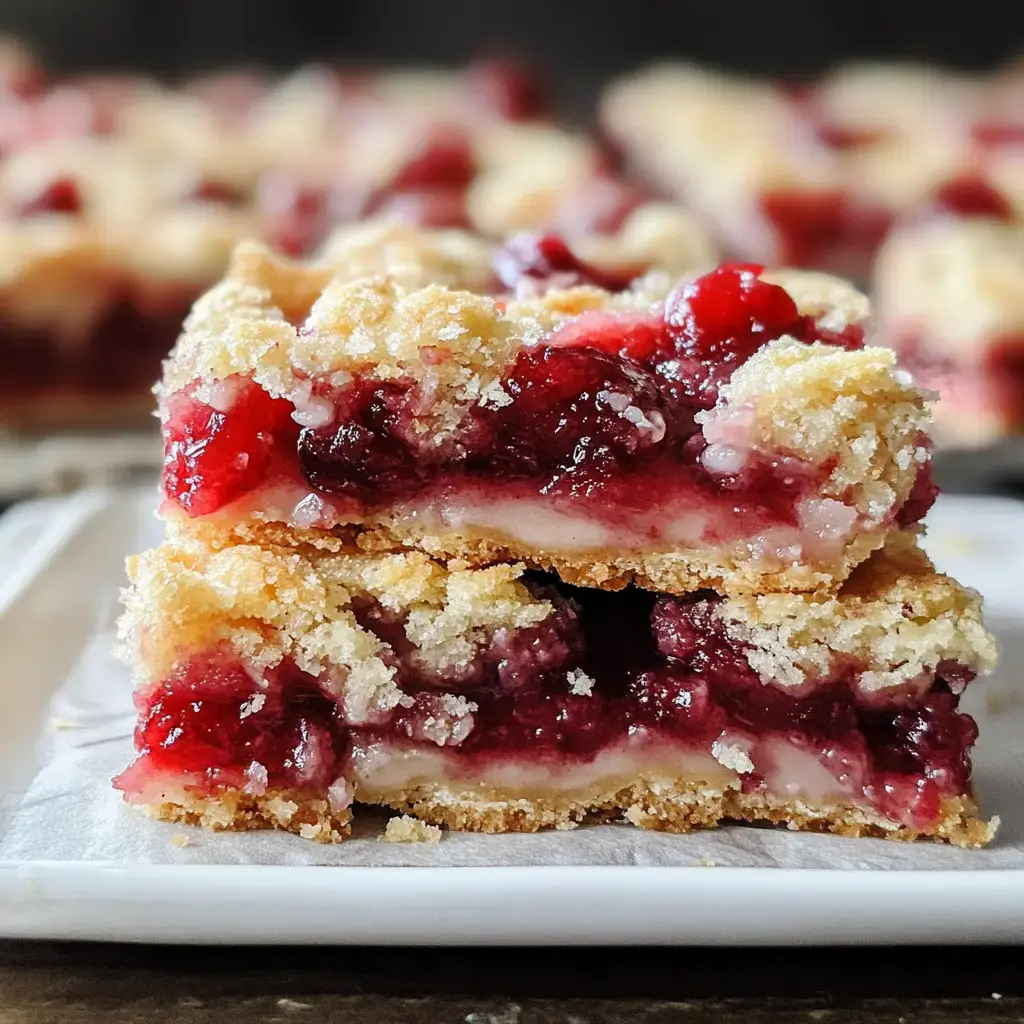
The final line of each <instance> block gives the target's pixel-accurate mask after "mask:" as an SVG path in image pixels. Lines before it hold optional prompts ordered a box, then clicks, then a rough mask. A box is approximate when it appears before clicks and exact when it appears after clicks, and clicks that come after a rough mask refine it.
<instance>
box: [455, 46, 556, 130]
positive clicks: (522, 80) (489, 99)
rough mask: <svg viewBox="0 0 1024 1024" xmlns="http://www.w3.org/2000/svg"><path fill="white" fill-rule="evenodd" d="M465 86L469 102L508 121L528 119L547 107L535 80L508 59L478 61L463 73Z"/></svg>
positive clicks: (542, 111)
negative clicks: (464, 74)
mask: <svg viewBox="0 0 1024 1024" xmlns="http://www.w3.org/2000/svg"><path fill="white" fill-rule="evenodd" d="M465 89H466V92H467V94H468V95H469V98H470V100H471V102H472V103H474V104H475V105H476V106H478V107H480V108H481V109H484V110H487V111H490V112H492V113H494V114H497V115H498V116H499V117H501V118H505V119H506V120H509V121H529V120H532V119H533V118H535V117H540V116H541V115H542V114H544V113H545V111H546V110H547V106H548V104H547V101H546V99H545V97H544V93H543V90H542V89H541V87H540V83H539V82H538V81H537V79H536V78H535V77H534V76H533V75H532V74H531V73H530V72H529V71H527V70H526V69H525V68H523V67H520V66H519V65H518V64H515V63H513V62H512V61H507V60H481V61H477V62H476V63H475V64H473V65H471V66H470V68H469V70H468V71H467V72H466V78H465Z"/></svg>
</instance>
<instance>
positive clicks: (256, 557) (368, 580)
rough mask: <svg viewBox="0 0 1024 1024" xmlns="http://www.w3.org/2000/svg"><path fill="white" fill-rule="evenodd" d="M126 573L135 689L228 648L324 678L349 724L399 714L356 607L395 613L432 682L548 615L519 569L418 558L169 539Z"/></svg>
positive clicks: (380, 654) (265, 664)
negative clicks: (370, 604) (496, 639)
mask: <svg viewBox="0 0 1024 1024" xmlns="http://www.w3.org/2000/svg"><path fill="white" fill-rule="evenodd" d="M128 572H129V576H130V578H131V581H132V586H131V587H130V588H128V590H127V591H126V592H125V595H124V603H125V612H124V615H123V616H122V619H121V622H120V636H121V639H122V641H123V643H124V645H125V650H126V653H127V657H128V659H129V660H130V661H131V662H132V664H133V667H134V670H135V673H136V679H137V681H138V683H139V684H140V685H146V683H147V682H152V681H155V680H159V679H161V678H163V677H165V676H166V675H167V674H168V673H170V672H171V671H173V669H174V668H175V666H176V665H178V664H180V663H181V662H182V661H184V660H187V659H188V657H190V656H191V655H193V654H201V653H203V652H206V651H210V650H214V649H217V648H219V647H221V646H222V645H225V644H227V645H230V646H231V647H232V648H233V650H234V651H235V652H237V653H238V654H239V655H240V656H241V657H242V658H243V659H244V660H245V662H246V663H247V664H248V665H250V666H252V667H253V669H254V670H266V669H268V668H271V667H273V666H276V665H278V664H280V662H281V661H282V660H283V659H285V658H290V659H292V660H293V661H294V662H295V664H296V665H297V666H298V667H299V668H300V669H301V670H302V671H304V672H308V673H310V674H311V675H314V676H317V677H321V678H327V679H329V681H330V683H331V686H332V688H336V689H337V690H338V691H339V697H340V698H341V699H342V700H343V701H344V702H345V705H346V710H347V711H348V713H349V714H350V715H352V716H353V717H354V718H356V719H358V718H362V717H365V716H366V715H372V714H373V713H374V712H375V711H387V710H390V709H392V708H395V707H397V706H398V704H399V703H400V702H401V700H402V698H403V693H402V691H401V690H400V689H399V687H398V685H397V683H396V682H395V678H394V677H395V668H394V666H393V664H391V663H389V659H388V657H387V652H386V651H385V648H384V645H383V643H382V641H381V640H379V639H378V638H377V637H376V636H375V635H374V634H373V633H372V632H370V631H369V630H367V629H364V628H363V627H362V626H361V625H360V624H359V622H358V621H357V617H356V615H355V612H354V610H353V602H354V601H357V600H358V599H360V598H373V599H375V600H376V601H378V602H379V603H380V605H381V606H382V607H383V608H384V609H387V610H390V611H393V612H396V613H400V614H401V615H402V617H403V622H404V630H405V633H406V636H407V638H408V640H409V642H410V645H411V646H412V651H411V653H410V655H409V656H410V658H411V659H412V660H413V663H414V664H416V666H417V667H418V668H419V669H420V670H421V671H423V672H424V673H426V674H433V675H437V676H442V677H443V676H444V675H445V674H449V673H455V674H457V673H458V671H459V670H460V669H462V668H464V667H465V666H466V665H467V664H469V663H470V662H471V661H472V659H473V658H474V656H475V655H476V653H477V650H478V648H479V647H480V646H481V645H482V644H485V643H487V642H489V640H490V638H492V637H493V636H494V634H495V633H496V632H498V631H501V630H505V631H512V630H517V629H522V628H526V627H528V626H533V625H536V624H537V623H539V622H542V621H544V619H546V618H547V617H548V616H549V615H550V614H551V613H552V605H551V604H550V602H548V601H545V600H542V599H538V598H535V597H534V596H533V595H532V594H531V592H530V591H529V590H528V589H527V588H526V587H525V586H524V585H523V583H522V582H521V581H520V580H519V577H520V576H521V574H522V572H523V566H521V565H495V566H491V567H489V568H486V569H476V570H474V569H465V568H462V569H454V570H452V571H447V570H446V569H445V567H444V565H442V564H441V563H439V562H438V561H436V560H433V559H431V558H429V557H428V556H427V555H425V554H422V553H419V552H406V553H402V554H386V555H383V556H374V555H368V554H360V553H356V554H338V555H335V554H332V553H331V552H327V551H322V550H319V549H316V548H303V549H299V550H296V549H289V548H276V547H260V546H258V545H255V544H237V545H231V546H228V547H223V548H220V549H219V550H210V549H209V548H208V547H207V546H206V545H205V544H204V543H203V542H202V540H201V539H199V538H195V537H190V536H188V535H187V534H179V535H177V536H175V537H173V538H172V539H170V540H168V541H167V542H165V543H164V544H162V545H161V546H160V547H158V548H154V549H153V550H151V551H148V552H145V553H144V554H142V555H137V556H135V557H133V558H131V559H129V562H128Z"/></svg>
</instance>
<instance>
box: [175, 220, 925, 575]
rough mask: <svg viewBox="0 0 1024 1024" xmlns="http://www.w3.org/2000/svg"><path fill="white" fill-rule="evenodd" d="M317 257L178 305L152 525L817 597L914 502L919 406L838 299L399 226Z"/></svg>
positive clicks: (784, 279)
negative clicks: (156, 516) (185, 310)
mask: <svg viewBox="0 0 1024 1024" xmlns="http://www.w3.org/2000/svg"><path fill="white" fill-rule="evenodd" d="M329 252H330V258H329V259H328V260H325V261H323V262H321V263H319V264H316V265H311V264H299V263H291V262H283V261H280V260H279V259H277V258H275V257H273V256H272V255H271V254H270V253H269V252H268V251H267V250H265V249H264V248H262V247H260V246H257V245H255V244H248V245H243V246H242V247H240V248H239V249H238V250H237V252H236V254H235V258H234V260H233V263H232V266H231V269H230V271H229V273H228V275H227V277H226V279H225V280H224V281H223V282H222V283H221V284H219V285H218V286H217V287H215V288H214V289H213V290H212V291H210V292H209V293H208V294H207V295H206V296H205V297H204V298H203V299H201V300H200V301H199V302H198V303H197V304H196V306H195V309H194V311H193V313H192V315H191V317H190V318H189V320H188V321H187V323H186V326H185V331H184V333H183V334H182V336H181V338H180V339H179V342H178V345H177V347H176V349H175V351H174V353H173V355H172V356H171V358H170V360H169V361H168V362H167V364H166V367H165V375H164V380H163V382H162V384H161V385H160V386H159V388H158V394H159V400H160V415H161V419H162V423H163V430H164V438H165V447H166V458H165V466H164V474H163V486H164V491H165V501H164V503H163V506H162V513H163V515H164V516H165V517H167V518H171V519H178V520H186V521H188V520H191V521H192V522H193V523H196V522H197V521H204V523H205V526H206V527H208V528H212V529H215V530H217V531H220V532H224V533H228V534H231V535H233V536H235V537H238V538H242V539H260V538H262V539H265V540H270V541H272V542H274V543H282V542H285V543H287V542H289V540H291V541H295V542H299V541H301V542H304V543H314V544H317V545H319V546H321V547H324V548H330V547H331V546H332V545H336V544H341V543H352V542H353V541H355V542H356V543H358V544H359V546H360V547H362V548H363V549H364V550H376V551H381V550H390V549H401V548H410V547H417V548H420V549H423V550H425V551H427V552H428V553H430V554H432V555H436V556H443V557H456V558H459V559H463V560H464V561H466V562H467V563H468V564H471V565H477V566H479V565H484V564H489V563H493V562H498V561H508V560H511V561H521V562H523V563H525V564H527V565H529V566H531V567H537V568H544V569H551V570H554V571H556V572H558V573H559V574H560V575H561V576H562V577H563V578H564V579H566V580H567V581H569V582H572V583H578V584H583V585H587V586H598V587H604V588H607V589H616V588H619V587H622V586H625V585H627V584H628V583H630V582H635V583H637V584H639V585H640V586H643V587H648V588H651V589H655V590H659V591H665V592H673V593H687V592H690V591H693V590H696V589H700V588H711V589H714V590H717V591H719V592H724V593H749V592H766V591H773V590H780V591H808V590H825V591H828V590H833V589H835V588H836V587H838V585H839V584H840V583H841V582H842V580H843V579H845V578H846V576H848V575H849V573H850V572H851V570H852V569H853V567H854V566H855V565H857V564H858V563H860V562H862V561H863V560H864V559H865V558H867V556H868V555H869V554H870V553H871V552H872V551H874V550H876V549H878V548H879V547H881V546H882V544H883V543H884V542H885V539H886V536H887V535H888V534H890V533H891V532H893V531H897V530H901V529H907V528H909V527H912V526H913V524H915V523H916V522H918V521H919V520H920V518H921V517H922V516H923V515H924V513H925V512H926V511H927V509H928V507H929V506H930V504H931V501H932V499H933V497H934V487H933V486H932V484H931V476H930V472H929V460H930V445H929V442H928V439H927V435H926V428H927V425H928V414H927V411H926V406H925V401H924V396H923V395H922V393H921V392H920V391H919V390H918V389H916V388H915V387H914V385H913V384H912V382H911V380H910V378H909V377H908V376H907V375H906V374H903V373H901V372H900V371H898V370H897V368H896V365H895V359H894V356H893V354H892V352H891V351H889V350H887V349H882V348H872V347H865V346H864V324H865V321H866V318H867V314H868V304H867V300H866V299H865V298H864V296H863V295H861V294H860V293H858V292H857V291H855V290H854V289H853V288H851V287H850V286H849V285H847V284H845V283H844V282H842V281H840V280H837V279H835V278H832V277H828V276H825V275H821V274H813V273H805V272H798V271H785V272H782V271H780V272H778V273H776V274H766V273H764V272H763V268H761V267H759V266H754V265H747V264H723V265H721V266H719V267H717V268H714V269H712V270H710V271H706V272H704V273H700V271H699V268H697V267H693V268H690V269H689V272H687V273H682V274H681V272H680V268H679V267H678V266H677V267H674V268H673V272H672V273H666V272H664V271H651V270H646V269H645V268H643V267H633V268H630V269H626V270H623V269H621V268H620V269H617V270H609V269H607V265H606V264H601V266H600V267H598V266H595V265H594V264H591V263H588V262H585V261H583V260H580V259H578V258H577V257H576V256H575V255H574V254H573V253H572V251H571V250H569V248H568V247H567V246H566V245H565V243H564V242H563V241H562V240H561V239H559V238H557V237H555V236H545V237H540V238H538V237H526V236H523V237H518V238H515V239H513V240H512V241H510V242H509V243H507V244H506V245H505V246H504V247H501V248H495V247H493V246H491V245H490V244H488V243H486V242H483V241H481V240H480V239H478V238H475V237H474V236H471V235H468V234H464V233H461V232H453V231H444V232H429V231H416V230H412V229H401V230H400V229H397V228H394V227H391V228H384V229H380V228H377V229H365V228H364V229H357V230H353V231H349V232H347V233H346V234H345V235H343V236H340V237H339V238H338V239H337V240H336V241H335V244H334V245H332V246H331V247H330V248H329ZM492 267H493V269H492Z"/></svg>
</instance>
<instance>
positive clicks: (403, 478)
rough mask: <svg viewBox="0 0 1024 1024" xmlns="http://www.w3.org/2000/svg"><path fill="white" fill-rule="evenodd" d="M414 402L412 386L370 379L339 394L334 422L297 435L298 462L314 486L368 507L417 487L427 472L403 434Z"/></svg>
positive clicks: (407, 383) (310, 428)
mask: <svg viewBox="0 0 1024 1024" xmlns="http://www.w3.org/2000/svg"><path fill="white" fill-rule="evenodd" d="M415 398H416V395H415V391H414V390H413V385H412V384H411V383H410V382H408V381H380V380H374V379H371V378H363V379H360V380H357V381H355V382H354V383H352V384H350V385H349V386H348V387H346V388H345V389H343V390H342V391H340V392H338V393H337V395H336V396H335V410H336V415H335V420H334V422H333V423H332V424H330V425H329V426H325V427H306V428H305V429H304V430H303V431H302V433H301V434H300V435H299V457H300V458H301V460H302V467H303V470H304V471H305V474H306V477H307V479H308V480H309V481H310V483H312V484H313V485H314V486H315V487H318V488H320V490H322V491H326V492H327V493H328V494H340V495H345V496H347V497H350V498H357V499H358V500H360V501H363V502H367V503H370V504H373V503H377V502H383V501H387V500H389V499H393V498H396V497H398V496H400V495H403V494H408V493H412V492H413V491H415V490H416V489H417V488H419V487H420V485H421V483H422V479H423V471H422V470H421V467H420V466H419V464H418V460H417V453H416V451H415V449H414V448H413V447H412V445H411V444H410V443H409V442H408V441H407V440H406V437H407V436H408V435H407V434H406V433H405V431H404V430H403V428H405V427H407V426H408V424H409V422H410V420H411V415H412V414H411V411H410V409H411V405H412V403H413V402H414V401H415Z"/></svg>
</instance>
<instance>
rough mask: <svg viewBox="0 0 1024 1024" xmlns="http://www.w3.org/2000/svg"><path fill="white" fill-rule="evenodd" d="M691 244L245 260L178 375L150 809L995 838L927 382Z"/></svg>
mask: <svg viewBox="0 0 1024 1024" xmlns="http://www.w3.org/2000/svg"><path fill="white" fill-rule="evenodd" d="M666 215H668V214H666ZM668 235H674V237H675V244H674V245H672V246H668V247H666V246H665V245H664V241H665V238H666V234H665V233H663V232H661V231H659V230H647V231H646V232H641V233H640V234H639V235H637V236H634V242H633V243H632V246H633V247H632V248H628V247H627V249H622V248H618V249H613V250H610V251H606V252H604V253H603V254H600V255H597V254H594V255H589V256H588V257H586V258H585V257H583V256H581V255H580V253H579V252H577V251H574V248H573V247H572V246H571V245H569V244H568V243H567V242H566V241H565V239H564V238H563V237H561V236H559V235H556V234H519V235H516V236H514V237H513V238H512V239H510V240H509V241H508V242H507V243H506V244H505V245H504V246H500V247H495V246H494V245H492V244H491V243H488V242H486V241H483V240H482V239H480V238H479V237H478V236H475V235H472V234H469V233H466V232H462V231H458V230H454V229H444V230H428V229H422V228H412V227H408V226H400V225H396V224H393V223H392V224H381V223H369V224H364V225H362V226H359V227H356V228H350V229H347V230H345V231H343V232H340V233H338V234H336V235H335V236H334V237H333V238H332V239H331V240H330V242H329V244H328V245H327V246H326V248H325V250H324V255H323V257H322V258H321V259H319V260H317V261H314V262H301V261H291V260H286V259H282V258H281V257H278V256H275V255H273V254H272V253H271V252H270V251H269V250H267V249H266V248H265V247H263V246H262V245H260V244H258V243H250V244H245V245H243V246H241V247H239V249H238V250H237V251H236V253H235V256H234V258H233V260H232V265H231V269H230V271H229V273H228V274H227V276H226V277H225V279H224V280H223V281H222V282H221V284H219V285H218V286H217V287H215V288H214V289H213V290H211V291H210V292H209V293H208V294H207V295H206V296H205V297H204V298H203V299H201V300H200V301H199V302H198V303H197V304H196V306H195V308H194V310H193V312H192V314H191V316H190V317H189V319H188V321H187V323H186V325H185V329H184V332H183V333H182V335H181V338H180V339H179V342H178V345H177V347H176V348H175V351H174V352H173V353H172V355H171V357H170V358H169V359H168V361H167V363H166V365H165V370H164V377H163V381H162V383H161V385H160V387H159V389H158V397H159V407H160V417H161V422H162V424H163V431H164V441H165V463H164V473H163V492H164V497H163V502H162V505H161V515H162V517H163V519H164V524H165V531H166V539H165V541H164V543H163V544H162V545H160V546H159V547H157V548H155V549H153V550H152V551H149V552H146V553H144V554H142V555H140V556H138V557H136V558H134V559H132V560H131V561H130V566H129V572H130V576H131V579H132V586H131V587H130V588H129V590H128V591H127V592H126V595H125V602H126V612H125V615H124V616H123V619H122V622H121V634H122V638H123V641H124V651H125V654H126V657H127V660H128V661H129V662H130V664H131V665H132V667H133V670H134V673H135V681H136V691H135V698H136V705H137V708H138V713H139V718H138V726H137V729H136V735H135V739H136V748H137V753H138V756H137V758H136V760H135V761H134V762H133V763H132V765H130V766H129V767H128V768H127V769H126V770H125V771H124V772H123V773H122V774H121V775H120V776H118V778H117V779H116V780H115V784H116V786H117V788H118V789H120V790H121V791H122V792H123V794H124V795H125V797H126V799H127V800H128V801H129V802H131V803H134V804H138V805H141V806H142V807H144V808H146V809H147V810H148V811H149V812H150V813H152V814H155V815H157V816H158V817H162V818H166V819H171V820H181V821H186V822H193V823H199V824H203V825H206V826H209V827H212V828H267V827H269V828H281V829H287V830H291V831H293V832H297V833H298V834H299V835H301V836H304V837H307V838H315V839H320V840H324V841H334V840H337V839H340V838H342V837H343V836H344V835H345V834H346V833H347V830H348V827H349V823H350V819H351V814H352V810H351V808H352V806H353V804H355V803H360V802H361V803H371V804H381V805H385V806H387V807H389V808H391V809H392V810H394V811H396V812H398V813H399V814H411V815H413V816H414V817H415V818H416V819H417V820H419V821H423V822H426V823H429V824H432V825H446V826H448V827H450V828H457V829H476V830H483V831H514V830H536V829H539V828H547V827H554V828H572V827H574V826H575V825H577V824H579V823H581V822H584V821H587V820H591V819H597V820H607V819H609V818H613V819H614V818H624V819H625V820H626V821H629V822H632V823H633V824H635V825H637V826H640V827H643V828H652V829H665V830H670V831H687V830H689V829H691V828H694V827H699V826H710V825H714V824H717V823H718V822H719V821H723V820H750V821H768V822H778V823H786V824H787V825H788V826H789V827H791V828H801V829H818V830H828V831H832V832H837V833H841V834H844V835H875V836H888V837H891V838H900V839H912V838H916V837H918V836H928V837H934V838H940V839H944V840H947V841H949V842H952V843H957V844H960V845H964V846H977V845H981V844H983V843H985V842H987V841H988V840H989V839H990V838H991V836H992V834H993V832H994V828H995V824H996V823H995V822H992V823H987V822H985V821H983V820H982V819H981V818H979V817H978V816H977V809H976V806H975V802H974V798H973V795H972V790H971V782H970V748H971V746H972V744H973V742H974V739H975V736H976V727H975V725H974V723H973V721H972V720H971V719H970V718H968V717H967V716H965V715H963V714H961V713H960V712H959V710H958V701H959V697H960V694H961V693H962V691H963V689H964V687H965V686H966V685H967V684H968V683H969V682H970V681H971V680H972V679H973V678H974V677H975V676H976V675H977V674H979V673H982V672H985V671H987V670H988V669H989V668H990V667H991V665H992V662H993V659H994V651H993V644H992V640H991V638H990V637H989V635H988V634H987V633H986V632H985V630H984V627H983V625H982V623H981V618H980V610H979V602H978V598H977V595H975V594H973V593H972V592H970V591H967V590H965V589H964V588H962V587H960V586H959V585H958V584H956V583H955V581H953V580H950V579H948V578H947V577H944V576H941V575H939V574H938V573H936V572H935V570H934V569H933V567H932V566H931V565H930V563H929V562H928V560H927V558H926V557H925V556H924V554H923V553H922V552H921V550H920V549H919V548H918V546H917V534H918V533H919V531H920V528H919V526H918V524H919V522H920V520H921V519H922V517H923V516H924V515H925V513H926V512H927V510H928V508H929V506H930V504H931V502H932V500H933V498H934V495H935V488H934V486H933V484H932V483H931V476H930V471H929V469H930V467H929V459H930V445H929V441H928V436H927V427H928V415H927V410H926V407H925V401H924V397H923V395H922V393H921V392H919V391H918V390H917V389H916V388H915V387H914V386H913V384H912V383H911V381H910V379H909V377H908V375H907V374H906V373H905V372H903V371H901V370H898V369H897V368H896V367H895V356H894V353H893V352H892V351H891V350H890V349H887V348H873V347H870V346H866V345H865V325H866V322H867V317H868V313H869V310H868V304H867V300H866V299H865V298H864V296H862V295H861V294H860V293H859V292H857V291H855V290H854V289H853V288H851V287H850V286H849V285H847V284H845V283H844V282H842V281H840V280H838V279H836V278H832V277H828V276H826V275H823V274H815V273H809V272H804V271H779V272H775V273H769V272H766V271H765V270H764V268H762V267H760V266H758V265H752V264H735V263H726V264H720V265H718V266H713V265H712V266H707V265H703V266H701V265H700V261H701V260H702V259H703V258H704V256H705V253H704V251H703V250H702V249H701V247H700V246H686V245H681V244H680V242H681V238H682V236H680V235H679V234H678V233H675V232H673V231H669V232H668ZM636 238H639V239H641V241H642V244H641V242H637V241H635V239H636ZM634 259H635V260H636V262H634ZM658 260H660V261H662V265H661V266H660V267H659V269H655V270H652V269H648V268H649V266H650V264H651V263H654V262H655V261H658Z"/></svg>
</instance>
